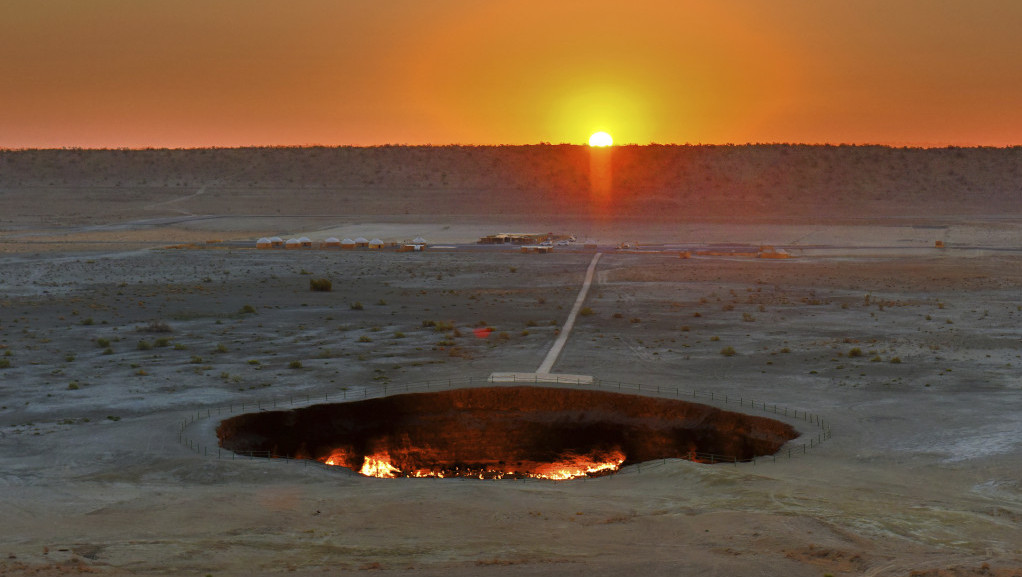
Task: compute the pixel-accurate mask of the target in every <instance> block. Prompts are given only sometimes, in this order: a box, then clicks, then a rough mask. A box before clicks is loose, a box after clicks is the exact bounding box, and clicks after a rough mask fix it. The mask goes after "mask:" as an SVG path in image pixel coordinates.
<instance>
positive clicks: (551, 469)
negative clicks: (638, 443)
mask: <svg viewBox="0 0 1022 577" xmlns="http://www.w3.org/2000/svg"><path fill="white" fill-rule="evenodd" d="M624 462H625V454H624V453H622V452H621V451H619V450H614V451H611V452H609V453H607V454H606V455H601V456H599V457H598V458H597V457H596V456H591V457H590V456H578V457H572V458H568V459H563V460H561V461H556V462H553V463H550V464H548V465H543V466H541V467H538V468H537V469H536V470H535V471H533V472H532V473H530V474H529V476H530V477H535V478H537V479H551V480H554V481H564V480H567V479H576V478H578V477H588V476H590V475H594V474H600V473H610V472H612V471H617V470H618V469H619V468H620V467H621V463H624Z"/></svg>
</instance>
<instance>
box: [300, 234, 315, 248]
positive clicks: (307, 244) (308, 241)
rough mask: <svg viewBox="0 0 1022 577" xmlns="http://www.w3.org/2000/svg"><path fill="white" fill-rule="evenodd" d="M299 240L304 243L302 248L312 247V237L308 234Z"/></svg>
mask: <svg viewBox="0 0 1022 577" xmlns="http://www.w3.org/2000/svg"><path fill="white" fill-rule="evenodd" d="M298 242H299V243H300V244H301V245H302V248H312V239H311V238H309V237H307V236H303V237H302V238H300V239H298Z"/></svg>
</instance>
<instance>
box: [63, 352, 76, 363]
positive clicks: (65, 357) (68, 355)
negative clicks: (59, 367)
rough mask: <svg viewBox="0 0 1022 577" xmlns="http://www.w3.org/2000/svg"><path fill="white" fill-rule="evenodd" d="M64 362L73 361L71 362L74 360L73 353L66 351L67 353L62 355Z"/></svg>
mask: <svg viewBox="0 0 1022 577" xmlns="http://www.w3.org/2000/svg"><path fill="white" fill-rule="evenodd" d="M64 362H66V363H73V362H75V356H74V353H68V354H66V355H64Z"/></svg>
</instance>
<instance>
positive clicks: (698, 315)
mask: <svg viewBox="0 0 1022 577" xmlns="http://www.w3.org/2000/svg"><path fill="white" fill-rule="evenodd" d="M701 316H703V315H702V314H700V313H699V311H696V312H694V313H692V317H693V318H699V317H701Z"/></svg>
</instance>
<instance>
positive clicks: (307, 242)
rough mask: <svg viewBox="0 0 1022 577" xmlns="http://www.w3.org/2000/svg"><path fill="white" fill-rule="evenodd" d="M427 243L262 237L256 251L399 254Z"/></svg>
mask: <svg viewBox="0 0 1022 577" xmlns="http://www.w3.org/2000/svg"><path fill="white" fill-rule="evenodd" d="M427 245H428V243H427V242H426V239H424V238H422V237H421V236H418V237H415V239H413V240H410V241H406V242H402V243H397V242H391V243H386V242H383V241H382V240H380V239H378V238H374V239H372V240H369V239H366V238H364V237H361V236H360V237H358V238H356V239H350V238H344V239H338V238H336V237H333V236H331V237H330V238H327V239H326V240H322V241H318V242H313V240H312V239H310V238H309V237H307V236H303V237H299V238H289V239H287V240H284V239H282V238H280V237H279V236H271V237H263V238H260V239H259V240H257V241H256V248H258V249H285V250H292V249H296V250H297V249H311V248H321V249H340V250H355V249H367V250H382V249H385V248H390V249H397V250H398V251H401V252H413V251H414V252H418V251H422V250H425V249H426V246H427Z"/></svg>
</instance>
